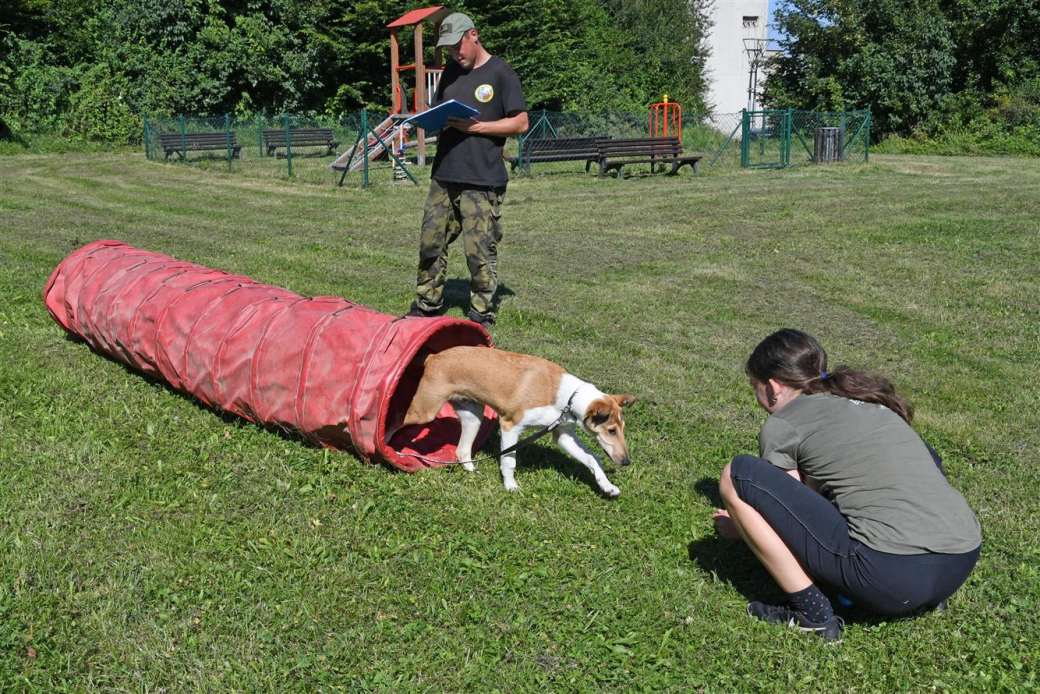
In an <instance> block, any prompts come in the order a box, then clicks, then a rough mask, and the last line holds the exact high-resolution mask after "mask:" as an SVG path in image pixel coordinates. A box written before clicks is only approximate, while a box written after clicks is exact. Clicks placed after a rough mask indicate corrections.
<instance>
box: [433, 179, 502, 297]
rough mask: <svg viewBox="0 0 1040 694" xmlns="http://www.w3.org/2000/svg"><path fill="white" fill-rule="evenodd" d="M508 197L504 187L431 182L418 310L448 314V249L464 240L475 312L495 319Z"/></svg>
mask: <svg viewBox="0 0 1040 694" xmlns="http://www.w3.org/2000/svg"><path fill="white" fill-rule="evenodd" d="M505 194H506V189H505V186H502V187H500V188H492V187H488V186H473V185H470V184H466V183H441V182H439V181H437V180H433V181H431V182H430V194H429V195H428V196H427V198H426V206H425V208H424V210H423V222H422V233H421V236H420V240H419V272H418V275H417V277H416V290H415V296H416V301H415V303H416V305H417V306H418V307H419V308H421V309H422V310H424V311H429V312H438V311H441V310H442V309H443V305H444V304H443V302H444V297H443V294H444V278H445V271H446V269H447V267H448V246H450V245H451V244H452V242H453V241H455V239H457V238H458V237H459V235H460V234H461V235H462V243H463V247H464V248H465V251H466V264H467V265H468V266H469V275H470V284H469V291H470V298H469V307H470V311H471V312H475V313H478V314H480V315H482V316H489V317H491V318H494V315H495V304H494V298H495V291H496V290H497V289H498V242H499V241H501V240H502V224H501V218H502V211H501V206H502V199H503V198H504V197H505Z"/></svg>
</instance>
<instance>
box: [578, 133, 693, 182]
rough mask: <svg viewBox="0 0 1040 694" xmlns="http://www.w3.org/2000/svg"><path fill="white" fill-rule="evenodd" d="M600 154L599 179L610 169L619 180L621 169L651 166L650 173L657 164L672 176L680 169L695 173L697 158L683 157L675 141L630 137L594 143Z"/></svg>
mask: <svg viewBox="0 0 1040 694" xmlns="http://www.w3.org/2000/svg"><path fill="white" fill-rule="evenodd" d="M596 149H597V151H598V153H599V156H598V160H599V175H600V178H602V177H604V176H606V175H607V172H608V171H610V170H611V169H615V170H616V171H617V175H618V178H621V177H622V173H621V168H622V167H623V166H625V165H626V164H650V171H651V173H652V172H653V171H654V170H655V169H656V168H657V165H658V164H671V165H672V170H671V171H670V172H669V173H671V174H676V173H678V171H679V169H680V168H682V167H683V166H689V167H690V169H691V170H693V172H694V173H696V172H697V162H699V161H700V160H701V157H699V156H683V151H682V143H680V142H679V138H677V137H632V138H625V139H617V140H614V139H607V138H599V139H597V140H596Z"/></svg>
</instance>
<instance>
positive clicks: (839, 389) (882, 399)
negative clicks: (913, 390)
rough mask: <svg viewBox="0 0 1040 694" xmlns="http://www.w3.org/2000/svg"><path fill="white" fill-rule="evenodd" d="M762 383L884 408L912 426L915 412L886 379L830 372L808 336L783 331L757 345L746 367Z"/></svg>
mask: <svg viewBox="0 0 1040 694" xmlns="http://www.w3.org/2000/svg"><path fill="white" fill-rule="evenodd" d="M745 370H746V371H747V374H748V376H750V377H751V378H753V379H755V380H756V381H758V382H759V383H768V382H769V379H773V380H774V381H777V382H779V383H783V384H785V385H788V386H791V387H792V388H798V389H799V390H802V391H803V392H805V393H808V394H812V393H833V394H834V395H840V396H841V397H844V398H849V399H851V400H861V401H863V402H873V403H876V404H878V405H884V406H885V407H887V408H888V409H890V410H892V411H893V412H895V413H896V414H898V415H899V416H900V417H902V418H903V419H904V420H906V421H907V422H909V421H910V420H911V419H912V418H913V416H914V408H913V407H912V406H911V405H910V403H909V402H907V401H906V400H904V399H903V398H901V397H899V396H898V395H896V389H895V386H893V385H892V382H891V381H889V380H888V379H887V378H885V377H884V376H881V375H879V374H873V373H867V372H865V371H856V370H854V369H850V368H849V367H847V366H845V365H844V364H842V365H840V366H838V367H836V368H835V369H834V370H833V371H828V370H827V352H825V351H824V349H823V347H822V346H820V343H819V342H817V341H816V338H815V337H813V336H812V335H810V334H809V333H806V332H802V331H801V330H795V329H793V328H784V329H782V330H778V331H776V332H775V333H773V334H772V335H770V336H769V337H767V338H766V339H764V340H762V341H761V342H760V343H758V346H757V347H755V351H753V352H752V353H751V356H750V357H748V360H747V365H746V366H745Z"/></svg>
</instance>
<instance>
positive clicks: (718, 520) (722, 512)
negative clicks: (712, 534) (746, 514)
mask: <svg viewBox="0 0 1040 694" xmlns="http://www.w3.org/2000/svg"><path fill="white" fill-rule="evenodd" d="M711 519H712V520H713V521H715V530H717V531H718V533H719V535H721V536H722V537H724V538H725V539H727V540H739V539H741V537H740V531H738V530H737V526H736V525H734V524H733V519H732V518H730V517H729V511H727V510H726V509H724V508H719V509H715V513H714V514H713V515H712V517H711Z"/></svg>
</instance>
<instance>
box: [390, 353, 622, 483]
mask: <svg viewBox="0 0 1040 694" xmlns="http://www.w3.org/2000/svg"><path fill="white" fill-rule="evenodd" d="M423 368H424V370H423V376H422V378H421V379H420V381H419V387H418V389H417V390H416V392H415V396H414V397H413V398H412V403H411V406H410V407H409V408H408V412H407V414H406V415H405V416H404V419H403V421H402V422H400V424H399V425H397V426H395V427H393V428H392V431H391V433H390V434H388V435H387V440H389V439H390V437H391V436H392V435H393V433H394V432H396V431H397V430H398V429H401V428H402V427H406V426H410V425H412V424H425V423H427V422H430V421H433V419H434V417H436V416H437V413H438V412H440V410H441V408H442V407H443V406H444V403H445V402H450V403H451V405H452V407H453V408H454V409H455V413H456V414H457V415H458V418H459V423H460V424H461V425H462V435H461V436H460V437H459V444H458V446H457V448H456V457H457V458H458V461H459V462H460V463H462V467H463V468H464V469H466V470H467V471H469V472H473V471H475V470H476V467H475V466H474V465H473V462H472V460H473V457H472V455H473V450H472V449H473V441H474V440H475V439H476V436H477V432H478V431H479V429H480V423H481V420H482V418H483V415H484V406H485V405H487V406H489V407H491V409H493V410H494V411H495V412H497V413H498V418H499V423H500V425H501V443H502V450H503V451H506V450H507V449H509V448H510V447H512V446H513V445H515V444H516V443H517V442H518V441H519V440H520V438H521V436H522V434H523V433H524V432H525V431H526V430H528V429H532V428H537V427H549V426H552V425H553V424H555V425H556V426H555V427H554V428H553V429H552V434H553V440H554V441H555V442H556V443H557V445H559V446H560V448H562V449H563V450H564V451H566V452H567V453H568V454H570V455H571V457H573V458H574V459H575V460H577V461H578V462H579V463H581V464H582V465H584V466H585V467H587V468H588V469H589V471H590V472H591V473H592V475H593V477H595V479H596V484H598V485H599V488H600V490H602V492H603V493H604V494H606V495H608V496H612V497H613V496H617V495H618V494H620V493H621V490H620V489H618V488H617V487H616V486H614V485H613V484H611V482H610V480H608V479H607V476H606V475H605V474H604V473H603V467H602V466H601V465H600V461H599V459H598V458H597V457H596V456H595V455H593V454H592V453H591V452H590V451H589V450H588V449H587V448H585V446H584V445H583V444H582V443H581V441H580V440H579V439H578V437H577V436H575V429H576V426H580V427H581V428H582V429H584V430H585V431H586V432H587V433H588V434H590V435H592V436H594V437H596V441H598V442H599V445H600V446H601V447H602V448H603V450H604V452H606V454H607V455H608V456H609V457H610V459H611V460H612V461H614V462H615V463H617V464H618V465H628V464H629V463H630V462H631V459H630V457H629V454H628V445H627V444H626V443H625V420H624V418H623V417H622V414H621V408H623V407H627V406H628V405H630V404H632V403H633V402H635V398H634V397H633V396H631V395H607V394H605V393H603V392H602V391H600V390H599V389H598V388H596V387H595V386H594V385H592V384H591V383H586V382H585V381H582V380H581V379H578V378H576V377H574V376H572V375H571V374H569V373H567V372H566V371H565V370H564V369H563V367H561V366H559V365H558V364H554V363H553V362H550V361H546V360H545V359H539V358H538V357H533V356H530V355H527V354H517V353H515V352H505V351H503V350H499V349H492V348H487V347H452V348H450V349H446V350H444V351H443V352H438V353H436V354H431V355H429V356H428V357H427V358H426V361H425V363H424V365H423ZM499 467H500V469H501V471H502V481H503V483H504V484H505V488H506V489H508V490H510V491H512V490H514V489H517V488H518V487H519V485H517V483H516V479H515V478H514V475H513V472H514V470H515V469H516V452H515V451H510V452H506V453H504V454H503V455H501V457H500V460H499Z"/></svg>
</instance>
